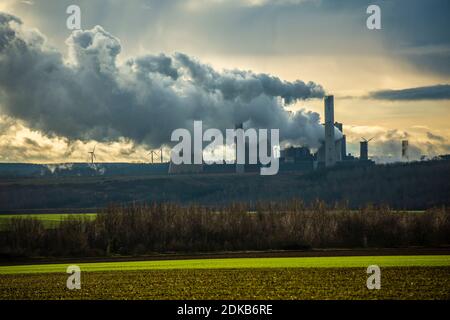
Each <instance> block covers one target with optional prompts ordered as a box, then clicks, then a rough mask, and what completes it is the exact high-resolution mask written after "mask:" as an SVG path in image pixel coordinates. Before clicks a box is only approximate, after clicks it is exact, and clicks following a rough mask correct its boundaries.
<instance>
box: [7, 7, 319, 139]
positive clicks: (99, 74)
mask: <svg viewBox="0 0 450 320" xmlns="http://www.w3.org/2000/svg"><path fill="white" fill-rule="evenodd" d="M66 44H67V46H68V52H69V54H68V56H69V61H65V60H64V58H63V57H62V55H61V54H60V53H59V52H58V51H57V50H55V49H52V48H51V47H49V46H48V45H47V44H46V41H45V37H44V36H43V35H41V34H40V33H39V32H37V31H31V30H28V29H26V28H25V27H24V26H23V25H22V23H21V22H20V20H19V19H18V18H15V17H13V16H10V15H6V14H0V99H1V100H0V104H1V108H2V112H3V113H4V114H6V115H8V116H11V117H14V118H17V119H20V120H22V121H24V122H25V123H26V124H27V125H28V126H29V127H30V128H33V129H37V130H40V131H42V132H43V133H45V134H47V135H56V136H63V137H66V138H68V139H69V140H77V139H79V140H91V139H94V140H98V141H106V142H107V141H115V140H118V139H120V138H125V139H129V140H131V141H133V142H135V143H141V144H145V145H148V146H151V147H157V146H160V145H163V144H168V143H169V139H170V136H171V133H172V131H173V130H174V129H177V128H190V127H191V126H192V123H193V120H203V122H204V124H205V126H206V127H215V128H219V129H225V128H234V126H235V124H236V123H240V122H247V123H248V125H249V126H252V127H256V128H269V129H270V128H279V129H280V134H281V138H282V140H289V141H295V142H301V143H303V144H307V145H309V146H311V147H317V146H318V143H319V140H320V139H322V138H323V136H324V130H323V126H322V125H320V119H319V115H318V114H317V113H312V112H306V111H300V112H297V113H296V114H294V115H290V114H289V113H288V112H286V110H284V108H283V106H284V104H283V103H281V102H280V98H282V99H283V100H284V103H287V104H288V103H293V102H295V101H297V100H305V99H310V98H321V97H323V96H324V90H323V89H322V87H321V86H319V85H317V84H315V83H313V82H309V83H304V82H302V81H295V82H287V81H282V80H280V79H278V78H276V77H273V76H270V75H267V74H255V73H252V72H250V71H239V70H232V71H223V72H217V71H215V70H214V69H212V68H211V67H210V66H208V65H205V64H202V63H200V62H198V61H196V60H195V59H193V58H191V57H189V56H187V55H185V54H181V53H178V54H175V55H173V56H166V55H163V54H161V55H156V56H152V55H147V56H141V57H137V58H134V59H130V60H129V61H127V62H126V63H124V64H123V65H119V64H117V56H118V55H119V54H120V52H121V49H122V46H121V43H120V41H119V39H117V38H115V37H114V36H112V35H111V34H110V33H108V32H107V31H105V30H104V29H103V28H102V27H100V26H97V27H95V28H93V29H91V30H86V31H76V32H74V33H73V34H72V35H71V36H70V38H69V39H68V40H67V41H66Z"/></svg>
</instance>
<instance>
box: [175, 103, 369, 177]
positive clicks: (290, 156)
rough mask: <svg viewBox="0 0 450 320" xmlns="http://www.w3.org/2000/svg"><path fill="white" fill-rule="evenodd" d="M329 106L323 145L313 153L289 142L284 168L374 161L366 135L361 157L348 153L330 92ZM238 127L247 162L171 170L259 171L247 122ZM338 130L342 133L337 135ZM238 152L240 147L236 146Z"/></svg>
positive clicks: (305, 169) (307, 169)
mask: <svg viewBox="0 0 450 320" xmlns="http://www.w3.org/2000/svg"><path fill="white" fill-rule="evenodd" d="M324 108H325V123H324V124H323V125H324V129H325V135H324V139H323V140H322V141H321V146H320V147H319V148H318V150H317V152H315V153H313V152H312V151H311V149H310V148H309V147H306V146H298V147H297V146H289V147H287V148H285V149H284V150H281V153H280V159H279V160H280V164H279V171H280V172H310V171H314V170H316V169H318V168H332V167H334V166H362V165H371V164H374V162H373V161H371V160H369V142H370V141H371V140H366V139H364V140H363V141H361V143H360V157H359V158H356V157H354V156H352V155H351V154H347V138H346V135H345V134H344V125H343V124H342V123H340V122H335V117H334V96H332V95H330V96H326V97H325V99H324ZM235 129H242V130H240V131H238V132H237V136H236V139H235V143H236V145H237V144H238V143H241V144H244V145H245V163H246V164H238V163H237V162H236V164H234V165H230V164H220V165H219V164H215V165H207V166H206V165H204V166H202V165H200V166H199V165H180V166H175V165H173V164H172V163H171V164H170V166H169V173H172V174H181V173H236V174H244V173H250V172H258V171H259V170H260V168H261V165H260V164H249V163H250V162H249V154H248V152H249V147H248V144H247V142H246V139H245V135H244V131H243V129H244V124H243V123H239V124H237V125H236V127H235ZM337 131H339V132H340V133H341V134H339V135H337ZM236 155H237V149H236Z"/></svg>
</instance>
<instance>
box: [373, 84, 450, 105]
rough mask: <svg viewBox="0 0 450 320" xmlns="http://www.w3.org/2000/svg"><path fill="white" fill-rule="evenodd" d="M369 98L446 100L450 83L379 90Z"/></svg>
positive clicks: (448, 96) (448, 97)
mask: <svg viewBox="0 0 450 320" xmlns="http://www.w3.org/2000/svg"><path fill="white" fill-rule="evenodd" d="M369 97H370V98H373V99H379V100H391V101H394V100H410V101H412V100H448V99H450V85H448V84H441V85H435V86H428V87H418V88H409V89H403V90H381V91H375V92H372V93H370V95H369Z"/></svg>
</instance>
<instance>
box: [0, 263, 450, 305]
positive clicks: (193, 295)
mask: <svg viewBox="0 0 450 320" xmlns="http://www.w3.org/2000/svg"><path fill="white" fill-rule="evenodd" d="M449 274H450V268H449V267H401V268H395V267H388V268H383V269H382V276H381V290H368V289H367V287H366V281H367V277H368V275H367V273H366V268H269V269H264V268H258V269H177V270H135V271H105V272H84V273H82V275H81V290H73V291H70V290H68V289H67V288H66V281H67V277H68V275H67V274H65V273H63V272H60V273H35V274H14V275H11V274H10V275H0V300H11V299H14V300H15V299H39V300H62V299H64V300H71V299H76V300H80V299H90V300H105V299H108V300H110V299H121V300H123V299H127V300H139V299H148V300H152V299H155V300H166V299H171V300H198V299H215V300H217V299H219V300H220V299H224V300H233V299H241V300H270V299H283V300H298V299H301V300H310V299H311V300H316V299H346V300H347V299H394V300H403V299H418V300H424V299H426V300H436V299H440V300H448V299H450V277H449Z"/></svg>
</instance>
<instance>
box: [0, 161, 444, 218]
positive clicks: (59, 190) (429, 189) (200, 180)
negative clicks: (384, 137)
mask: <svg viewBox="0 0 450 320" xmlns="http://www.w3.org/2000/svg"><path fill="white" fill-rule="evenodd" d="M2 166H3V165H2ZM85 166H86V165H85ZM136 166H137V167H136ZM141 166H142V167H140V168H139V165H131V166H130V165H128V166H127V165H126V164H114V165H112V164H111V167H107V168H108V170H111V171H109V172H113V171H112V170H115V172H116V173H117V174H116V175H112V174H106V173H105V174H103V175H92V176H88V175H80V176H77V175H73V174H72V175H64V174H56V175H55V174H52V175H43V176H41V175H39V174H37V175H35V176H31V177H27V178H25V177H10V178H6V176H3V177H2V178H0V213H7V212H11V211H13V212H14V211H22V212H27V211H28V210H33V209H40V210H49V211H55V210H57V209H58V210H61V211H70V210H69V209H72V210H75V209H81V208H99V207H104V206H107V205H108V204H110V203H131V202H153V201H156V202H162V201H174V202H180V203H200V204H208V205H222V204H226V203H229V202H238V201H245V202H256V201H272V200H273V201H275V200H283V199H290V198H300V199H303V200H304V201H305V202H306V203H309V202H311V201H314V200H316V199H321V200H324V201H326V202H327V203H328V204H330V205H333V204H335V203H336V202H348V205H349V206H350V207H352V208H357V207H360V206H365V205H367V204H368V203H373V204H378V205H379V204H386V205H389V206H391V207H393V208H397V209H408V210H421V209H426V208H430V207H433V206H442V205H446V206H448V205H450V161H428V162H417V163H408V164H393V165H376V166H367V167H354V168H346V167H341V168H333V169H329V170H318V171H315V172H311V173H303V174H302V173H298V172H288V173H280V174H278V175H276V176H260V175H258V174H253V173H252V174H244V175H235V174H202V175H178V176H168V175H167V174H166V173H163V172H164V170H165V169H166V168H163V167H158V166H156V167H155V166H150V165H141ZM161 166H163V165H161ZM25 168H27V169H26V170H30V172H38V171H39V170H38V169H37V168H38V167H33V166H30V165H26V166H25ZM112 168H114V169H112ZM138 169H139V170H138ZM10 170H11V172H15V173H16V174H17V173H18V172H20V165H16V167H14V166H11V167H10ZM33 170H34V171H33ZM72 170H78V169H77V167H76V166H74V168H72ZM108 170H107V171H106V172H108ZM134 170H135V171H134ZM140 170H141V171H140ZM142 170H144V171H142ZM145 170H148V171H147V172H146V171H145ZM151 170H155V171H154V172H151ZM158 170H159V171H158ZM3 172H4V171H3ZM165 172H166V171H165ZM119 173H120V174H119ZM76 211H78V212H79V211H80V210H76Z"/></svg>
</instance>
